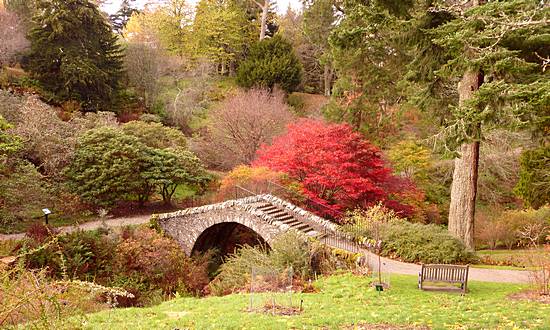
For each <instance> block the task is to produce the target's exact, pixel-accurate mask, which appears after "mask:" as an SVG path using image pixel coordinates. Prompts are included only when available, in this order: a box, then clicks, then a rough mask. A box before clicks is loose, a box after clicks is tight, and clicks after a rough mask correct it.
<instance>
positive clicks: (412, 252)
mask: <svg viewBox="0 0 550 330" xmlns="http://www.w3.org/2000/svg"><path fill="white" fill-rule="evenodd" d="M381 236H382V241H383V242H384V244H383V246H382V255H384V256H390V257H395V258H399V259H401V260H403V261H406V262H422V263H443V264H453V263H468V262H472V261H474V260H475V256H474V254H473V253H472V252H471V251H468V250H467V249H466V246H465V245H464V244H463V243H462V242H461V241H460V240H458V239H457V238H455V237H453V236H452V235H451V234H450V233H449V232H448V231H447V230H445V229H444V228H442V227H440V226H437V225H423V224H419V223H410V222H407V221H404V220H398V221H391V222H389V223H388V224H386V225H385V226H384V227H383V229H382V235H381Z"/></svg>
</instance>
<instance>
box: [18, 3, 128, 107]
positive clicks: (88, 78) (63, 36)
mask: <svg viewBox="0 0 550 330" xmlns="http://www.w3.org/2000/svg"><path fill="white" fill-rule="evenodd" d="M36 7H37V10H36V11H35V15H34V16H33V18H32V29H31V31H30V33H29V40H30V42H31V49H30V51H29V53H28V55H27V59H26V62H25V64H26V65H25V68H26V69H28V70H29V71H30V72H31V74H32V76H33V77H34V78H36V79H37V80H38V81H39V82H40V86H41V87H42V88H43V89H44V90H45V91H46V92H48V93H49V94H48V96H49V97H50V98H51V99H52V100H53V101H55V102H58V103H62V102H65V101H69V100H75V101H77V102H79V103H80V105H81V107H82V109H83V110H85V111H99V110H108V109H110V108H111V107H112V106H113V104H114V103H115V100H116V96H117V92H118V90H119V87H120V86H119V79H120V77H121V72H122V58H121V56H122V55H121V48H120V46H119V45H118V43H117V39H116V37H115V35H114V34H113V32H112V31H111V26H110V24H109V23H108V22H107V20H106V18H105V17H104V16H103V15H102V14H101V13H100V12H99V10H98V8H97V6H96V5H95V4H94V3H93V2H91V1H90V0H67V1H61V0H53V1H46V0H37V4H36Z"/></svg>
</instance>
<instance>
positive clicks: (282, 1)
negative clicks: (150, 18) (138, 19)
mask: <svg viewBox="0 0 550 330" xmlns="http://www.w3.org/2000/svg"><path fill="white" fill-rule="evenodd" d="M121 2H122V0H108V1H107V2H106V3H105V4H104V5H103V8H104V9H105V11H106V12H107V13H109V14H113V13H115V12H116V11H117V10H118V8H119V7H120V3H121ZM147 2H150V0H135V1H134V5H135V6H136V7H138V8H142V7H143V5H144V4H145V3H147ZM197 2H199V0H187V3H188V4H189V5H192V6H195V5H196V4H197ZM275 2H276V4H277V11H278V12H279V13H281V14H284V13H285V12H286V9H287V8H288V5H289V4H290V6H291V7H292V9H294V10H298V9H300V8H301V7H302V2H301V0H275Z"/></svg>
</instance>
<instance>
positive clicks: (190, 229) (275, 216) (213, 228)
mask: <svg viewBox="0 0 550 330" xmlns="http://www.w3.org/2000/svg"><path fill="white" fill-rule="evenodd" d="M157 221H158V225H159V226H160V228H162V230H163V231H164V232H165V233H166V234H167V235H168V236H171V237H172V238H174V239H175V240H176V241H177V242H178V243H179V244H180V246H181V247H182V249H183V250H184V251H185V253H186V254H187V255H191V254H192V253H193V252H195V251H204V250H206V249H207V248H208V247H212V246H220V245H222V246H223V245H224V241H226V242H227V241H228V238H230V237H231V236H232V235H235V234H239V233H246V234H247V235H249V236H248V237H249V238H250V237H252V238H253V239H256V240H257V241H258V242H261V243H265V244H267V245H271V244H272V242H273V240H274V239H275V238H276V237H277V236H278V235H279V234H280V233H282V232H285V231H288V230H289V229H293V230H296V231H298V232H301V233H302V234H304V236H312V237H316V236H319V235H320V233H322V232H326V230H327V229H328V230H333V228H332V226H333V225H332V224H331V223H329V222H328V221H326V220H324V219H322V218H319V217H317V216H315V215H312V214H310V213H309V212H307V211H305V210H303V209H301V208H298V207H296V206H294V205H292V204H290V203H288V202H286V201H284V200H281V199H279V198H277V197H275V196H271V195H256V196H250V197H245V198H241V199H237V200H230V201H226V202H223V203H218V204H211V205H206V206H201V207H195V208H189V209H185V210H181V211H176V212H172V213H165V214H160V215H158V219H157ZM236 242H237V243H238V244H242V243H250V241H248V242H246V241H245V242H239V241H238V240H237V241H236Z"/></svg>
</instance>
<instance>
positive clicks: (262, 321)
mask: <svg viewBox="0 0 550 330" xmlns="http://www.w3.org/2000/svg"><path fill="white" fill-rule="evenodd" d="M369 282H370V281H369V280H368V279H366V278H362V277H357V276H353V275H350V274H344V275H337V276H332V277H326V278H321V279H319V280H318V281H317V282H316V286H317V287H318V288H319V289H320V292H318V293H309V294H300V295H299V294H295V295H294V297H293V299H294V301H299V300H300V299H303V306H304V311H303V312H302V313H301V314H299V315H294V316H273V315H270V314H264V313H259V312H255V313H250V312H248V311H247V308H248V306H249V302H250V295H248V294H235V295H229V296H225V297H209V298H203V299H197V298H178V299H174V300H172V301H169V302H166V303H163V304H161V305H158V306H155V307H151V308H129V309H118V310H108V311H103V312H100V313H96V314H91V315H89V316H88V317H87V320H86V322H85V323H84V324H83V327H84V328H86V329H175V328H178V329H187V328H190V329H289V328H293V329H316V328H328V329H337V328H340V327H343V326H349V325H352V324H360V323H369V324H394V325H425V326H428V327H430V328H432V329H497V328H498V329H548V328H549V327H550V305H544V304H541V303H535V302H526V301H514V300H510V299H509V298H508V297H507V296H508V295H509V294H510V293H513V292H517V291H520V290H522V289H524V288H525V287H524V286H521V285H510V284H498V283H482V282H471V283H470V293H469V294H467V295H466V296H461V295H459V294H453V293H442V292H423V291H420V290H418V289H417V288H416V278H415V277H414V276H404V275H401V276H397V275H392V277H391V285H392V287H391V289H390V290H388V291H385V292H382V293H381V294H379V293H377V292H375V291H374V290H373V288H371V287H370V286H369ZM265 296H268V297H269V295H268V294H265V295H264V297H265ZM256 299H259V297H258V296H256Z"/></svg>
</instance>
